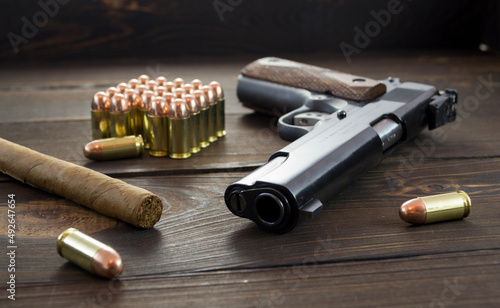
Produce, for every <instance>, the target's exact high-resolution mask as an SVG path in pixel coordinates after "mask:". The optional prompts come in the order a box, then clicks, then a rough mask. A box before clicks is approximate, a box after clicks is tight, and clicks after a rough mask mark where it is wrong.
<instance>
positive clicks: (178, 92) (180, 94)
mask: <svg viewBox="0 0 500 308" xmlns="http://www.w3.org/2000/svg"><path fill="white" fill-rule="evenodd" d="M174 94H175V97H176V98H178V99H183V98H184V95H186V91H184V89H183V88H177V89H175V91H174Z"/></svg>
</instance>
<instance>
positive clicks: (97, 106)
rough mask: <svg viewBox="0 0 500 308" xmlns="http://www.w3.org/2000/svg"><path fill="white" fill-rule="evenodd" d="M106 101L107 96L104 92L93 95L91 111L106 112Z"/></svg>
mask: <svg viewBox="0 0 500 308" xmlns="http://www.w3.org/2000/svg"><path fill="white" fill-rule="evenodd" d="M107 101H108V96H107V95H106V93H105V92H103V91H99V92H97V93H96V94H95V95H94V98H93V99H92V110H106V109H107V108H106V102H107Z"/></svg>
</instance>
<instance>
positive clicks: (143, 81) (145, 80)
mask: <svg viewBox="0 0 500 308" xmlns="http://www.w3.org/2000/svg"><path fill="white" fill-rule="evenodd" d="M137 79H138V80H139V83H140V84H144V85H145V84H147V83H148V81H149V76H148V75H141V76H139V78H137Z"/></svg>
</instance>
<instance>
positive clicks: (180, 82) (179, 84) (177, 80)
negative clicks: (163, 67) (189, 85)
mask: <svg viewBox="0 0 500 308" xmlns="http://www.w3.org/2000/svg"><path fill="white" fill-rule="evenodd" d="M184 83H185V82H184V79H182V78H180V77H179V78H175V79H174V84H175V87H176V88H182V86H183V85H184Z"/></svg>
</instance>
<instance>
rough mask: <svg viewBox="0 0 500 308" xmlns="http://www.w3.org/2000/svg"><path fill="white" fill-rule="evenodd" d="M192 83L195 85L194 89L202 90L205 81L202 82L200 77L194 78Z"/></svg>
mask: <svg viewBox="0 0 500 308" xmlns="http://www.w3.org/2000/svg"><path fill="white" fill-rule="evenodd" d="M191 85H192V86H193V89H194V90H201V87H203V82H201V80H199V79H193V81H191Z"/></svg>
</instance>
